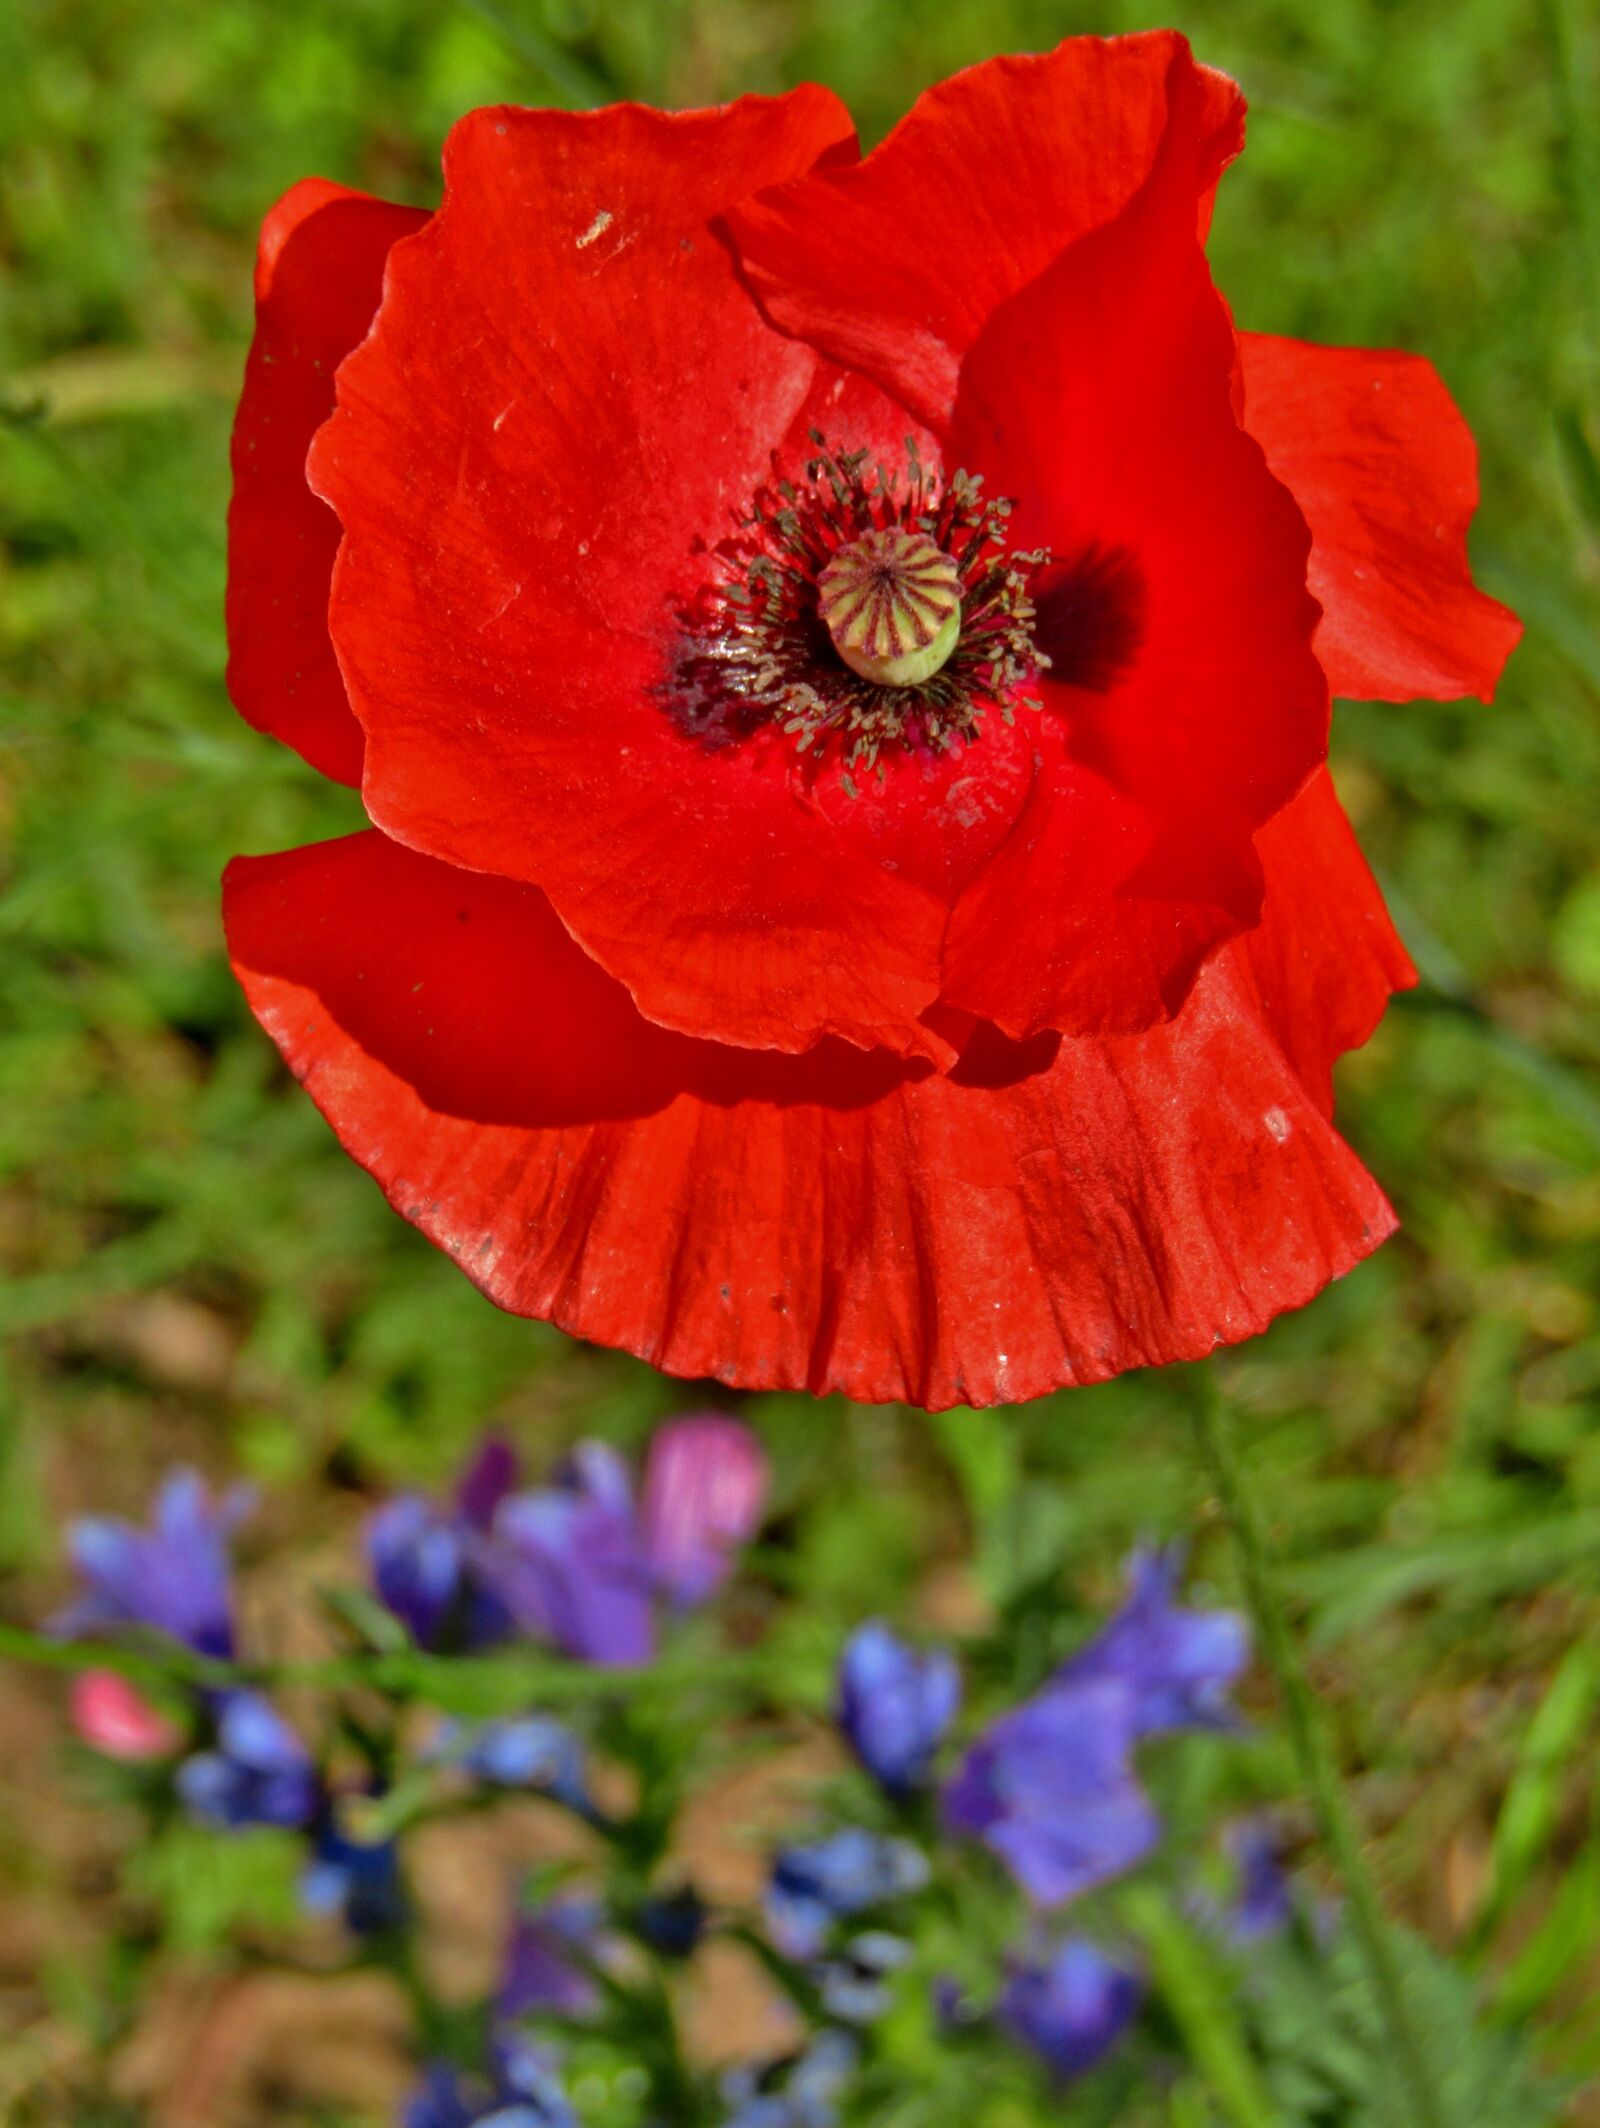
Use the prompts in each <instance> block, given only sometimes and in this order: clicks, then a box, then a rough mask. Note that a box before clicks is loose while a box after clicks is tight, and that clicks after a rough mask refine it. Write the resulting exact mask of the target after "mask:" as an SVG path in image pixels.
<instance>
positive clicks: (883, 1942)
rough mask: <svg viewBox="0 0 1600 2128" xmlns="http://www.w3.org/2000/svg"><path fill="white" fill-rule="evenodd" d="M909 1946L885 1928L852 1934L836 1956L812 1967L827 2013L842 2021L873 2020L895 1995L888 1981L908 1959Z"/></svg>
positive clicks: (866, 2023)
mask: <svg viewBox="0 0 1600 2128" xmlns="http://www.w3.org/2000/svg"><path fill="white" fill-rule="evenodd" d="M910 1957H911V1946H910V1944H909V1943H907V1942H906V1940H905V1938H904V1937H903V1936H892V1935H891V1934H890V1933H889V1931H888V1930H887V1929H863V1930H862V1931H861V1932H860V1933H859V1934H858V1935H855V1936H852V1937H851V1938H850V1940H849V1941H848V1942H847V1943H846V1944H845V1946H844V1948H843V1949H842V1951H840V1952H839V1954H838V1955H837V1957H832V1958H824V1959H822V1960H820V1961H819V1962H818V1963H817V1964H816V1965H814V1966H813V1967H812V1968H811V1977H812V1979H813V1980H814V1981H815V1982H816V1985H817V1990H818V1992H819V1993H820V1995H821V1997H822V2006H823V2008H824V2009H825V2010H826V2011H827V2013H828V2015H829V2016H830V2017H836V2018H838V2020H839V2022H840V2023H841V2024H845V2025H870V2024H876V2022H877V2021H878V2019H879V2018H880V2017H882V2016H884V2015H885V2014H886V2013H887V2011H888V2009H889V2006H890V2004H891V2002H892V2001H893V1999H894V1996H893V1988H892V1985H891V1983H892V1982H893V1979H894V1976H895V1974H896V1973H898V1972H899V1971H900V1969H901V1968H902V1967H903V1966H904V1965H905V1964H906V1963H907V1962H908V1961H909V1959H910Z"/></svg>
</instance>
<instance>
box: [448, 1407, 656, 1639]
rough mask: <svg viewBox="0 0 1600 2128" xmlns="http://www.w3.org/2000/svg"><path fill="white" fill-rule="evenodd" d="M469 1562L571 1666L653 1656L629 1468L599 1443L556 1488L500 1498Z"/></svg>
mask: <svg viewBox="0 0 1600 2128" xmlns="http://www.w3.org/2000/svg"><path fill="white" fill-rule="evenodd" d="M474 1557H475V1559H476V1560H477V1562H478V1564H479V1568H480V1570H481V1571H482V1572H483V1574H484V1575H485V1576H486V1578H487V1580H488V1582H489V1585H490V1586H491V1587H492V1588H493V1589H494V1591H495V1593H496V1594H497V1595H498V1596H499V1597H500V1599H501V1601H502V1602H503V1603H504V1604H505V1606H506V1608H507V1609H508V1610H509V1612H510V1613H511V1616H512V1617H513V1618H514V1619H515V1621H516V1623H517V1624H518V1625H519V1626H521V1627H522V1628H523V1630H524V1631H525V1632H530V1633H536V1634H538V1635H539V1636H540V1637H541V1638H543V1639H545V1640H548V1641H551V1642H553V1643H554V1645H555V1646H556V1647H558V1648H560V1649H561V1650H562V1651H563V1652H564V1653H565V1654H567V1655H571V1656H573V1657H574V1658H576V1659H577V1660H578V1661H580V1662H590V1663H599V1664H618V1665H629V1664H634V1663H643V1662H648V1661H649V1660H650V1658H651V1656H652V1655H653V1654H654V1653H655V1621H654V1619H653V1617H652V1615H651V1607H650V1581H651V1576H650V1567H649V1563H648V1561H647V1560H646V1558H645V1555H644V1548H643V1545H642V1543H641V1541H640V1537H639V1529H638V1521H637V1518H636V1516H635V1514H634V1511H633V1501H632V1496H631V1490H630V1487H629V1483H628V1473H627V1467H626V1465H625V1464H624V1463H623V1462H622V1459H621V1458H620V1457H619V1456H618V1455H616V1453H615V1452H614V1451H613V1450H612V1449H609V1448H606V1447H604V1446H603V1445H602V1444H601V1443H600V1442H597V1441H589V1442H585V1443H584V1444H583V1445H582V1446H581V1447H579V1448H578V1449H576V1450H574V1452H573V1454H572V1456H571V1457H570V1458H569V1460H568V1463H567V1466H566V1469H565V1470H564V1472H563V1474H562V1479H561V1482H560V1483H559V1484H557V1485H555V1486H553V1487H550V1488H548V1489H546V1490H544V1491H540V1492H531V1493H517V1494H515V1495H514V1496H513V1497H512V1498H511V1499H509V1500H506V1501H504V1502H503V1503H502V1504H501V1507H500V1511H499V1513H498V1514H497V1515H496V1517H495V1525H494V1532H493V1535H492V1536H491V1537H489V1538H488V1539H486V1540H484V1541H483V1542H482V1543H481V1544H479V1545H478V1546H477V1547H476V1548H475V1552H474Z"/></svg>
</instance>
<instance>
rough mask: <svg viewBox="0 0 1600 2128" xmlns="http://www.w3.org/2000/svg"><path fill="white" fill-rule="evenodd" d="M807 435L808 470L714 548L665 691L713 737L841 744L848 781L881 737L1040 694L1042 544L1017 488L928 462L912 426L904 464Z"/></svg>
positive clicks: (941, 731) (944, 738)
mask: <svg viewBox="0 0 1600 2128" xmlns="http://www.w3.org/2000/svg"><path fill="white" fill-rule="evenodd" d="M811 440H812V442H813V443H814V444H815V445H816V449H817V455H816V457H815V458H813V459H812V460H810V462H809V463H808V464H807V466H806V468H805V478H804V481H803V483H802V482H796V481H788V480H780V481H778V482H777V483H776V486H775V489H773V490H766V489H763V490H762V491H761V492H760V493H758V494H757V496H756V497H755V499H754V501H753V502H752V505H751V509H750V513H749V515H748V516H747V517H746V518H745V519H744V520H743V522H742V523H741V526H740V529H739V532H738V534H737V535H736V536H735V537H734V538H732V539H729V540H726V541H724V542H723V543H722V544H721V545H720V546H719V547H718V548H717V549H716V550H715V556H714V566H715V572H716V573H715V574H714V576H713V578H712V580H711V581H710V582H709V583H708V584H707V585H706V586H705V588H704V590H703V592H702V593H701V594H700V596H699V597H698V599H697V600H696V601H695V602H694V604H693V606H692V607H691V609H690V610H689V611H688V612H686V613H685V615H684V616H683V635H682V638H681V640H680V643H679V647H678V654H677V656H676V658H675V661H674V666H673V671H672V676H671V678H670V680H669V681H668V682H667V684H666V686H665V687H664V688H663V695H664V697H665V699H666V702H667V706H668V707H669V709H670V710H671V712H672V714H673V715H674V716H676V717H677V718H678V719H679V720H680V721H681V722H683V723H685V724H686V725H687V726H688V727H689V728H690V729H691V730H695V731H698V732H700V733H702V734H703V735H704V736H705V737H707V738H708V739H711V738H715V739H718V740H726V739H730V738H736V737H738V736H740V735H742V734H743V733H745V732H748V731H751V730H754V729H755V728H757V727H758V726H760V725H762V724H776V725H777V726H778V728H779V729H780V730H782V731H784V732H786V733H788V734H789V736H790V737H792V738H793V739H794V741H795V743H796V745H797V747H798V748H799V750H800V751H801V752H802V753H804V752H806V751H808V750H813V749H815V750H817V751H821V750H822V749H824V748H825V747H833V748H836V749H837V752H838V753H839V755H840V756H841V757H842V761H841V766H842V771H843V776H842V780H843V782H844V785H845V788H846V790H847V791H852V792H853V791H854V788H855V787H854V785H853V784H852V783H851V781H850V776H849V771H850V770H851V769H853V768H856V767H859V766H865V767H867V768H874V767H875V768H876V769H877V771H878V773H879V775H880V776H881V775H882V774H883V773H884V763H883V758H882V757H883V756H884V755H885V754H886V753H889V752H892V751H898V752H909V753H914V754H922V755H924V756H926V755H928V754H930V753H931V754H940V753H947V752H948V751H949V750H950V749H951V748H952V747H954V746H956V745H970V744H971V743H972V742H973V741H974V740H976V739H977V738H979V737H980V736H981V735H982V728H983V719H984V716H985V714H986V713H987V711H988V710H990V709H998V710H999V712H1000V714H1001V716H1002V717H1003V718H1004V719H1005V721H1006V722H1007V723H1008V724H1010V723H1012V722H1014V721H1015V717H1016V711H1017V709H1018V707H1019V706H1021V707H1025V708H1029V709H1037V708H1038V707H1039V706H1040V705H1039V703H1038V700H1037V699H1036V698H1034V697H1031V696H1030V695H1029V694H1028V693H1027V691H1026V690H1027V689H1028V688H1029V687H1030V685H1031V684H1032V682H1033V681H1034V680H1035V679H1036V678H1037V677H1038V675H1039V673H1040V672H1042V671H1043V670H1044V669H1045V667H1047V666H1048V664H1049V662H1050V660H1049V659H1048V658H1047V657H1046V656H1045V655H1044V653H1043V652H1042V651H1041V650H1040V649H1039V648H1038V645H1037V644H1036V642H1035V641H1034V634H1033V627H1034V608H1033V601H1032V598H1031V597H1030V595H1029V589H1028V586H1029V580H1030V577H1031V576H1032V574H1033V572H1034V571H1035V570H1037V569H1039V568H1041V567H1042V566H1043V565H1044V563H1045V562H1046V561H1047V560H1048V559H1049V557H1048V555H1046V554H1044V553H1043V552H1036V553H1019V552H1017V551H1015V550H1013V549H1012V548H1010V547H1009V546H1008V544H1007V540H1006V520H1007V518H1008V517H1009V516H1010V514H1011V504H1010V503H1009V502H1007V501H1006V500H1005V499H1004V498H1003V497H998V496H997V497H995V498H994V499H993V500H990V499H988V498H987V497H985V495H984V494H983V483H982V481H981V480H978V479H976V478H974V477H973V476H971V475H969V474H967V473H962V472H957V473H954V474H952V475H951V476H950V477H949V478H948V479H945V480H941V479H939V478H937V477H936V476H935V475H933V474H931V473H929V472H928V470H927V469H926V468H925V467H924V466H923V465H922V464H921V462H920V461H919V459H918V457H917V452H916V447H915V445H914V444H913V443H912V442H911V441H910V439H909V438H908V439H907V443H906V464H905V468H904V470H903V471H902V472H901V473H900V474H899V475H898V476H897V475H896V474H894V473H892V472H890V471H889V470H888V469H886V468H884V467H882V466H879V467H876V468H874V470H873V471H872V473H871V474H870V475H869V474H868V473H867V472H866V470H865V468H866V465H867V458H868V453H867V452H866V451H864V450H859V451H835V450H833V449H831V448H830V447H829V445H828V443H827V441H826V439H825V438H824V437H823V436H822V435H821V434H820V433H819V432H818V431H816V430H815V429H814V430H813V431H812V432H811Z"/></svg>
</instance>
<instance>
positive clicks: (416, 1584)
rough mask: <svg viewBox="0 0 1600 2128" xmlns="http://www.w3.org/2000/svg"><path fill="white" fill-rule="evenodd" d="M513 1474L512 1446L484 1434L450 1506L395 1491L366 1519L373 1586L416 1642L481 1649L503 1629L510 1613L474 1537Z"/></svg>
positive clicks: (424, 1645) (480, 1532)
mask: <svg viewBox="0 0 1600 2128" xmlns="http://www.w3.org/2000/svg"><path fill="white" fill-rule="evenodd" d="M515 1477H516V1457H515V1455H514V1453H513V1451H512V1449H511V1448H510V1447H509V1445H508V1444H507V1443H506V1442H504V1441H502V1440H501V1439H500V1438H499V1437H498V1436H497V1435H494V1434H491V1435H490V1436H489V1437H488V1438H487V1439H486V1440H485V1441H484V1442H483V1444H482V1446H481V1447H480V1448H479V1449H478V1451H477V1453H476V1454H475V1455H474V1457H473V1458H472V1461H471V1462H470V1463H469V1464H468V1465H467V1468H466V1470H465V1471H464V1472H463V1473H462V1476H461V1479H460V1481H459V1483H458V1484H457V1487H456V1496H455V1500H454V1503H453V1504H452V1505H449V1506H441V1505H438V1504H436V1503H435V1502H434V1501H432V1500H428V1499H426V1498H424V1496H423V1495H422V1494H421V1493H402V1494H401V1495H400V1496H399V1497H398V1498H397V1499H394V1500H390V1501H389V1502H387V1504H386V1505H384V1506H383V1507H380V1508H379V1509H378V1511H377V1512H376V1514H374V1515H373V1516H371V1517H370V1519H369V1520H368V1523H367V1562H368V1566H369V1568H370V1570H371V1573H372V1585H373V1587H374V1588H375V1589H376V1590H377V1593H378V1597H379V1600H380V1601H381V1602H382V1603H383V1604H385V1605H386V1606H387V1608H388V1609H389V1610H391V1611H392V1612H393V1613H394V1615H395V1617H396V1618H398V1619H399V1620H400V1622H401V1624H402V1625H403V1626H405V1627H406V1629H407V1630H408V1631H409V1633H410V1634H411V1637H412V1639H413V1640H415V1641H416V1643H417V1645H418V1646H419V1647H422V1648H436V1647H440V1646H454V1647H462V1648H486V1647H492V1646H493V1645H494V1644H495V1643H496V1642H497V1641H501V1640H504V1639H505V1638H506V1636H507V1635H508V1634H509V1632H510V1630H511V1619H510V1616H509V1614H508V1612H507V1611H506V1608H505V1605H504V1604H503V1603H502V1602H501V1601H500V1598H499V1597H498V1595H497V1594H496V1593H495V1592H494V1591H493V1590H492V1589H491V1588H489V1587H488V1586H486V1584H485V1582H484V1579H483V1576H482V1575H481V1574H480V1573H479V1572H478V1570H477V1567H476V1564H475V1560H474V1557H473V1541H474V1539H475V1537H479V1536H482V1535H484V1534H486V1533H487V1532H488V1530H489V1529H490V1528H491V1527H492V1526H493V1522H494V1517H495V1513H496V1511H497V1510H498V1508H499V1506H500V1503H501V1501H502V1500H503V1499H504V1498H505V1497H506V1494H507V1493H508V1492H509V1490H510V1488H511V1486H512V1484H513V1483H514V1482H515Z"/></svg>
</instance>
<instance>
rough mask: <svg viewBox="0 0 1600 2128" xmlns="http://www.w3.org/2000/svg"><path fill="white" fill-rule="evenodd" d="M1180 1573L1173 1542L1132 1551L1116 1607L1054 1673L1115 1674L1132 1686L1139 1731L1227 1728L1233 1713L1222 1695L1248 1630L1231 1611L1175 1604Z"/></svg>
mask: <svg viewBox="0 0 1600 2128" xmlns="http://www.w3.org/2000/svg"><path fill="white" fill-rule="evenodd" d="M1182 1571H1183V1553H1182V1549H1181V1547H1179V1546H1176V1545H1169V1546H1167V1547H1166V1548H1165V1549H1162V1550H1158V1551H1139V1552H1135V1553H1134V1555H1133V1558H1132V1560H1131V1561H1130V1562H1129V1572H1128V1596H1127V1600H1126V1601H1125V1602H1124V1604H1123V1606H1122V1608H1121V1610H1120V1611H1118V1612H1117V1614H1116V1616H1115V1617H1114V1618H1112V1619H1111V1620H1110V1621H1109V1623H1108V1624H1107V1625H1106V1626H1105V1627H1104V1628H1103V1630H1102V1631H1101V1632H1099V1633H1097V1634H1096V1635H1095V1637H1094V1639H1093V1640H1091V1641H1090V1642H1089V1644H1088V1645H1087V1647H1084V1648H1082V1649H1080V1650H1079V1652H1078V1653H1077V1654H1076V1655H1075V1656H1073V1657H1072V1659H1071V1660H1070V1661H1069V1662H1068V1663H1066V1664H1064V1665H1063V1667H1062V1668H1061V1669H1060V1670H1059V1671H1058V1672H1057V1673H1056V1678H1057V1682H1058V1683H1062V1684H1078V1683H1084V1682H1087V1681H1088V1680H1090V1679H1100V1678H1116V1679H1119V1680H1121V1681H1122V1682H1124V1683H1126V1684H1128V1685H1129V1686H1131V1687H1132V1689H1133V1693H1134V1728H1135V1733H1136V1734H1137V1735H1139V1736H1152V1735H1155V1734H1156V1733H1158V1732H1159V1731H1161V1730H1167V1729H1193V1728H1201V1729H1223V1728H1230V1727H1232V1726H1234V1724H1235V1723H1236V1721H1237V1719H1238V1717H1237V1716H1236V1714H1235V1713H1234V1710H1233V1709H1232V1707H1230V1706H1229V1704H1228V1698H1227V1695H1228V1692H1229V1689H1230V1688H1231V1687H1232V1686H1233V1685H1234V1684H1235V1683H1236V1682H1237V1681H1238V1679H1239V1678H1240V1677H1241V1676H1242V1674H1243V1673H1244V1670H1245V1668H1246V1666H1247V1665H1248V1663H1249V1660H1250V1629H1249V1627H1248V1626H1247V1625H1246V1623H1245V1621H1244V1619H1243V1618H1242V1617H1241V1616H1240V1614H1239V1613H1238V1612H1237V1611H1199V1610H1186V1609H1184V1608H1183V1607H1182V1606H1180V1605H1178V1604H1175V1603H1174V1602H1173V1600H1172V1599H1173V1596H1174V1594H1175V1593H1176V1590H1177V1586H1178V1581H1179V1577H1180V1576H1181V1574H1182Z"/></svg>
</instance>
